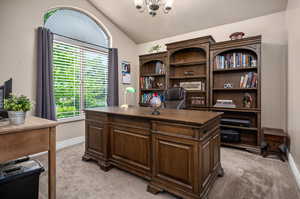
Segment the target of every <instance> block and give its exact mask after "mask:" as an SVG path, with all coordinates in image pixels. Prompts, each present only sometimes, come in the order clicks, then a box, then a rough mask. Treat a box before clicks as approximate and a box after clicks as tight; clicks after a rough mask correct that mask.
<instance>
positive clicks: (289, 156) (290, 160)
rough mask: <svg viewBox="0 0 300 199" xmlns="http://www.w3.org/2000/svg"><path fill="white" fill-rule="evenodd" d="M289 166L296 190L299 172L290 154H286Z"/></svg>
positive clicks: (298, 183)
mask: <svg viewBox="0 0 300 199" xmlns="http://www.w3.org/2000/svg"><path fill="white" fill-rule="evenodd" d="M288 159H289V165H290V168H291V170H292V172H293V174H294V177H295V179H296V182H297V185H298V188H299V189H300V171H299V169H298V167H297V165H296V163H295V161H294V158H293V156H292V154H291V153H288Z"/></svg>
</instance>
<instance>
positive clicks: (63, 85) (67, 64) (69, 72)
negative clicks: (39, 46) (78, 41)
mask: <svg viewBox="0 0 300 199" xmlns="http://www.w3.org/2000/svg"><path fill="white" fill-rule="evenodd" d="M53 80H54V97H55V104H56V115H57V118H58V119H62V118H70V117H76V116H81V114H82V113H83V109H85V108H94V107H103V106H106V105H107V104H106V99H107V84H108V52H107V50H98V49H91V48H86V47H82V46H76V45H73V44H68V43H64V42H61V41H54V44H53Z"/></svg>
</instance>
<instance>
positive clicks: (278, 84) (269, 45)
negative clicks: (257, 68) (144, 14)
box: [138, 12, 287, 129]
mask: <svg viewBox="0 0 300 199" xmlns="http://www.w3.org/2000/svg"><path fill="white" fill-rule="evenodd" d="M236 31H243V32H245V33H246V35H247V36H255V35H262V40H263V41H262V42H263V45H262V65H263V66H262V125H263V126H270V127H275V128H284V129H285V128H286V97H285V93H286V69H287V66H286V62H287V57H286V50H287V33H286V25H285V12H279V13H275V14H272V15H267V16H262V17H258V18H253V19H249V20H245V21H240V22H237V23H232V24H226V25H222V26H217V27H213V28H209V29H205V30H200V31H196V32H190V33H187V34H182V35H178V36H174V37H169V38H165V39H162V40H158V41H153V42H148V43H143V44H139V45H138V53H139V55H141V54H147V53H148V51H149V49H150V48H151V47H152V46H154V45H156V44H166V43H170V42H175V41H180V40H186V39H191V38H196V37H201V36H206V35H212V36H213V37H214V38H215V40H216V41H224V40H228V36H229V35H230V34H231V33H233V32H236ZM162 50H165V48H164V49H162Z"/></svg>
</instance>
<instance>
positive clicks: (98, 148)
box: [83, 107, 222, 199]
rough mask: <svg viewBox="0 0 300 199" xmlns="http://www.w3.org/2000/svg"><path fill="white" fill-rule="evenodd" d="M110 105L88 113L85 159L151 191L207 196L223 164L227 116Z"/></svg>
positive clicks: (187, 196) (198, 198) (190, 198)
mask: <svg viewBox="0 0 300 199" xmlns="http://www.w3.org/2000/svg"><path fill="white" fill-rule="evenodd" d="M151 112H152V110H151V109H150V108H128V109H122V108H119V107H106V108H97V109H88V110H86V132H85V133H86V149H85V154H84V156H83V160H85V161H87V160H95V161H97V163H98V164H99V165H100V168H101V169H103V170H105V171H108V170H109V169H110V168H112V167H113V166H116V167H118V168H121V169H124V170H127V171H129V172H131V173H133V174H136V175H139V176H141V177H143V178H145V179H148V180H149V181H150V182H149V185H148V191H149V192H151V193H154V194H156V193H159V192H161V191H164V190H165V191H168V192H170V193H173V194H175V195H177V196H180V197H182V198H189V199H200V198H206V197H207V194H208V192H209V190H210V189H211V187H212V185H213V183H214V181H215V180H216V178H217V176H218V174H222V167H221V163H220V129H219V120H220V117H221V115H222V113H216V112H201V111H189V110H171V109H163V110H161V115H158V116H154V115H151Z"/></svg>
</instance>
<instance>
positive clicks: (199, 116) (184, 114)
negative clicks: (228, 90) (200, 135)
mask: <svg viewBox="0 0 300 199" xmlns="http://www.w3.org/2000/svg"><path fill="white" fill-rule="evenodd" d="M85 111H92V112H100V113H107V114H113V115H125V116H134V117H140V118H149V119H156V120H169V121H177V122H185V123H194V124H201V125H202V124H205V123H207V122H209V121H210V120H213V119H215V118H216V117H219V116H221V115H222V114H223V113H221V112H210V111H193V110H176V109H160V110H159V112H160V115H152V114H151V113H152V111H153V109H152V108H149V107H129V108H127V109H126V108H120V107H103V108H92V109H86V110H85Z"/></svg>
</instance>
